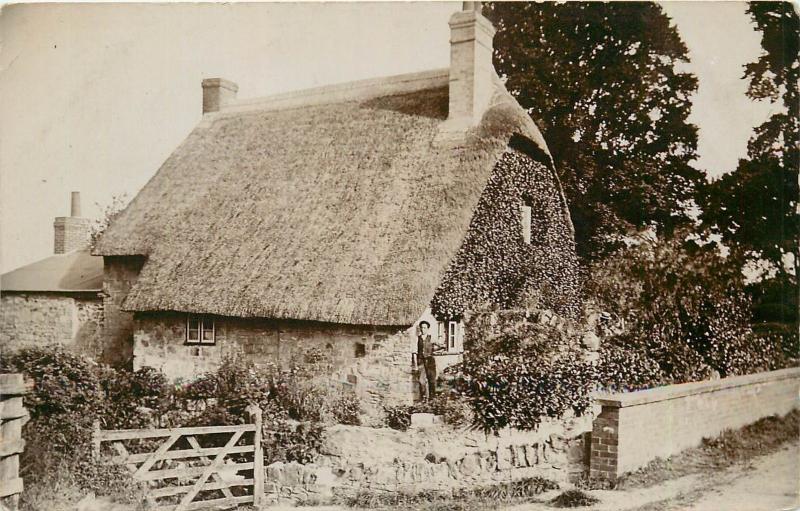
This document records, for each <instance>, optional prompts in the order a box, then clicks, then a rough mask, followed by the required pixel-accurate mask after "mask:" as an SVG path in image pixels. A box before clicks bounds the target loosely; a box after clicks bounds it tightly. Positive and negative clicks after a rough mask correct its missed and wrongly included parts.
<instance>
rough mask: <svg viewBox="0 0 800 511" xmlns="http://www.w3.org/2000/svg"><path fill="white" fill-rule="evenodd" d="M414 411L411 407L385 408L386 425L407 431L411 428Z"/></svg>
mask: <svg viewBox="0 0 800 511" xmlns="http://www.w3.org/2000/svg"><path fill="white" fill-rule="evenodd" d="M412 409H413V408H412V407H411V406H409V405H397V406H386V407H384V408H383V410H384V412H385V414H386V415H385V417H384V420H385V421H386V425H387V426H389V427H390V428H392V429H396V430H398V431H406V430H407V429H408V427H409V426H411V413H412Z"/></svg>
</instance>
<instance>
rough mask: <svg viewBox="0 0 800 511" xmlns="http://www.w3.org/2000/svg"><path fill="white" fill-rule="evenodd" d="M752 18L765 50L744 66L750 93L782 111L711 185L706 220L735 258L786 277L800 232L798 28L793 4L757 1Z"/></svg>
mask: <svg viewBox="0 0 800 511" xmlns="http://www.w3.org/2000/svg"><path fill="white" fill-rule="evenodd" d="M747 12H748V13H749V14H750V16H751V18H752V20H753V22H754V23H755V26H756V28H757V29H758V31H759V32H760V33H761V47H762V53H761V56H760V57H759V58H758V60H757V61H756V62H751V63H749V64H747V65H746V66H745V73H744V77H745V79H747V80H748V82H749V84H748V89H747V95H748V97H750V98H751V99H753V100H754V101H770V102H771V103H780V104H781V106H782V108H781V110H780V111H779V112H777V113H775V114H773V115H772V116H771V117H770V118H769V119H767V121H766V122H764V123H763V124H761V125H760V126H758V127H757V128H756V129H755V133H754V135H753V137H752V138H751V139H750V142H749V144H748V148H747V149H748V150H747V158H745V159H742V160H740V161H739V165H738V167H737V168H736V169H735V170H734V171H733V172H731V173H729V174H727V175H725V176H723V177H722V178H721V179H718V180H716V181H714V182H713V183H711V184H710V185H709V186H708V189H707V197H706V204H705V205H704V208H703V209H704V221H705V222H706V224H707V225H708V226H709V227H710V228H712V229H715V230H716V231H717V232H718V233H719V234H720V235H721V236H722V241H723V243H725V245H726V246H728V247H729V248H730V249H731V250H732V252H733V254H734V256H735V257H739V258H741V259H742V260H744V261H747V260H754V259H764V260H766V261H768V262H769V263H771V265H772V267H773V269H774V270H776V271H777V272H778V273H779V274H781V273H782V274H787V273H791V272H789V271H787V269H786V268H785V267H784V264H783V259H784V256H785V254H787V253H791V254H797V237H798V226H800V222H799V221H798V212H797V200H798V182H797V179H798V165H800V158H799V157H800V152H798V142H799V141H800V124H798V123H799V122H800V120H799V119H798V109H799V108H800V95H799V94H798V80H800V52H799V51H798V49H799V48H800V46H799V45H800V22H798V16H797V13H796V12H795V10H794V9H793V6H792V4H791V3H789V2H753V3H751V4H750V6H749V8H748V10H747ZM796 266H797V258H796V257H795V267H796ZM786 276H787V275H784V277H786Z"/></svg>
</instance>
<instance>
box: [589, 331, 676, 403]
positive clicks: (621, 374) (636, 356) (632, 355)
mask: <svg viewBox="0 0 800 511" xmlns="http://www.w3.org/2000/svg"><path fill="white" fill-rule="evenodd" d="M597 369H598V383H599V385H600V387H602V388H603V389H605V390H607V391H610V392H628V391H634V390H642V389H647V388H651V387H654V386H657V385H660V384H663V383H664V382H665V377H664V374H663V373H662V371H661V367H660V366H659V365H658V363H657V362H656V361H655V360H653V359H651V358H648V357H647V355H646V354H645V353H643V352H642V351H639V350H638V349H636V347H635V345H634V346H633V347H629V346H626V345H625V344H624V342H622V341H621V340H620V339H610V340H609V341H607V342H605V343H603V344H602V346H601V347H600V360H599V363H598V367H597Z"/></svg>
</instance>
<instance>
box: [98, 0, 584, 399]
mask: <svg viewBox="0 0 800 511" xmlns="http://www.w3.org/2000/svg"><path fill="white" fill-rule="evenodd" d="M465 5H466V4H465ZM450 27H451V41H450V44H451V65H450V67H449V68H448V69H441V70H434V71H429V72H421V73H415V74H409V75H402V76H393V77H389V78H379V79H371V80H365V81H359V82H353V83H346V84H341V85H334V86H328V87H321V88H316V89H311V90H305V91H299V92H292V93H288V94H281V95H277V96H272V97H267V98H263V99H248V100H238V99H237V98H236V92H237V86H236V85H235V84H233V83H231V82H229V81H227V80H223V79H208V80H204V81H203V84H202V87H203V119H202V121H201V122H200V123H199V125H198V126H197V127H196V128H195V129H194V130H193V131H192V132H191V133H190V134H189V136H188V137H187V138H186V140H185V141H184V142H183V143H182V144H181V145H180V146H179V147H178V148H177V149H176V150H175V152H174V153H173V154H172V155H171V156H170V157H169V158H168V159H167V160H166V162H165V163H164V164H163V166H162V167H161V168H160V169H159V171H158V172H157V173H156V174H155V176H154V177H153V178H152V179H151V180H150V182H149V183H147V185H146V186H145V187H144V188H143V189H142V190H141V192H140V193H139V194H138V195H137V196H136V197H135V198H134V200H133V201H132V202H131V204H130V205H129V206H128V208H127V209H125V210H124V211H123V212H122V213H121V214H120V215H119V216H118V217H117V218H116V220H115V221H114V222H113V223H112V225H111V226H110V228H109V229H108V230H107V231H106V233H105V235H104V236H103V237H102V239H101V240H100V242H99V244H98V245H97V248H96V253H97V254H100V255H102V256H103V257H104V259H105V287H106V293H107V294H108V299H107V302H106V312H105V318H106V336H107V338H108V342H112V343H114V345H116V346H117V347H118V353H119V356H120V362H124V361H125V360H126V358H129V357H130V358H132V363H133V366H134V367H136V368H138V367H142V366H154V367H157V368H160V369H162V370H164V371H165V372H167V373H168V374H169V375H171V376H173V377H184V378H190V377H192V376H193V375H196V374H198V373H200V372H202V371H205V370H210V369H213V368H214V367H216V366H217V365H218V364H219V362H220V360H221V358H222V357H223V356H225V355H226V354H233V353H238V354H240V355H242V356H245V357H251V358H252V359H254V360H256V361H262V362H276V363H280V364H285V363H289V362H290V361H292V360H302V357H303V354H304V353H307V352H308V351H310V350H311V351H314V352H315V353H316V355H315V356H319V355H321V356H322V357H324V358H325V359H326V360H328V361H329V362H330V363H331V364H332V365H333V366H334V368H335V370H334V374H333V379H334V380H335V381H336V382H340V383H341V384H342V385H346V386H350V387H352V388H353V389H355V390H356V392H358V393H359V394H360V395H361V396H362V397H365V398H366V400H367V401H369V402H372V403H381V402H397V401H401V402H407V401H409V400H411V399H412V398H413V396H414V393H415V391H416V384H415V380H414V375H413V371H412V368H413V367H412V357H413V354H414V352H415V350H416V332H417V325H418V324H419V322H420V321H421V320H427V321H429V322H430V323H431V324H432V325H433V332H434V334H435V335H438V336H439V339H440V342H441V344H442V345H445V346H446V353H444V354H442V356H441V358H440V360H441V361H442V364H443V365H444V364H446V363H449V362H451V361H452V360H453V359H456V358H457V357H458V355H459V353H461V351H462V341H463V322H462V319H463V317H464V314H465V313H468V311H469V310H471V309H474V308H476V307H481V306H484V305H494V306H500V307H507V306H511V305H514V304H516V303H519V302H521V301H530V300H535V301H538V303H539V304H540V305H541V306H542V307H544V308H549V309H551V310H555V311H558V312H562V313H569V312H570V310H572V309H571V308H573V307H574V306H575V305H574V304H575V299H576V298H577V277H576V271H575V270H576V258H575V253H574V241H573V232H572V224H571V222H570V218H569V212H568V209H567V205H566V203H565V200H564V197H563V194H562V192H561V189H560V185H559V183H558V179H557V177H556V174H555V171H554V168H553V163H552V159H551V157H550V155H549V153H548V150H547V146H546V144H545V142H544V140H543V138H542V135H541V133H540V132H539V130H538V129H537V127H536V126H535V125H534V123H533V122H532V121H531V119H530V117H529V116H528V115H527V113H526V111H525V110H524V109H523V108H521V107H520V105H519V104H518V103H517V102H516V101H515V100H514V98H513V97H512V96H511V95H510V94H509V93H508V92H507V91H506V90H505V88H504V86H503V83H502V81H501V80H500V79H499V78H498V77H497V74H496V72H495V71H494V68H493V66H492V38H493V35H494V28H493V27H492V25H491V23H490V22H489V21H488V20H487V19H486V18H485V17H483V15H481V14H480V12H478V11H476V10H474V9H473V8H471V7H470V6H469V5H467V7H466V10H464V11H461V12H457V13H455V14H454V15H453V16H452V18H451V20H450Z"/></svg>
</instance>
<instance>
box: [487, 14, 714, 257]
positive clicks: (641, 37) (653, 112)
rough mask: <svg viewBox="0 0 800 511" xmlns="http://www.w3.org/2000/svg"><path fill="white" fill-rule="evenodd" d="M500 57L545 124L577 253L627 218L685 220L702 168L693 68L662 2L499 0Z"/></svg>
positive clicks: (607, 237) (613, 233)
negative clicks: (697, 163) (682, 68)
mask: <svg viewBox="0 0 800 511" xmlns="http://www.w3.org/2000/svg"><path fill="white" fill-rule="evenodd" d="M485 11H486V15H487V16H488V17H489V18H490V19H491V20H492V21H493V23H494V25H495V27H496V28H497V34H496V36H495V40H494V45H495V59H494V60H495V68H496V69H497V70H498V73H499V74H500V75H501V76H504V77H506V78H507V82H506V87H507V88H508V90H509V91H510V92H511V93H512V94H513V95H514V96H515V97H516V98H517V100H518V101H519V103H520V104H521V105H522V106H523V107H524V108H526V109H528V111H529V113H530V115H531V117H532V118H533V119H534V121H536V123H537V124H538V125H539V127H540V128H541V129H542V131H543V134H544V137H545V140H546V141H547V144H548V146H549V148H550V152H551V153H552V155H553V158H554V160H555V164H556V167H557V169H558V171H559V176H560V178H561V181H562V183H563V185H564V189H565V193H566V194H567V196H568V200H569V203H570V209H571V214H572V219H573V221H574V223H575V227H576V238H577V243H578V250H579V253H580V255H582V256H584V257H590V258H596V257H598V256H602V255H604V254H606V253H609V252H610V251H612V250H613V249H615V248H618V247H619V246H620V238H621V237H622V236H623V235H625V234H626V233H628V232H629V231H630V230H633V229H640V228H643V227H645V226H649V225H654V226H656V228H657V229H658V230H659V232H660V233H667V234H668V233H670V232H672V230H673V229H674V228H675V227H676V226H678V225H681V224H683V223H685V222H686V221H687V220H688V217H687V214H686V211H685V209H686V206H687V205H688V204H691V201H692V199H693V198H694V196H695V193H696V188H697V184H698V182H699V180H700V178H701V175H700V173H699V172H698V171H696V170H695V169H693V168H692V167H691V166H690V165H689V162H690V161H691V160H692V159H693V158H694V157H695V150H696V146H697V129H696V127H695V126H693V125H691V124H689V123H688V122H687V117H688V115H689V112H690V108H691V100H690V97H691V95H692V93H693V92H694V91H695V90H696V88H697V79H696V78H695V77H694V76H693V75H691V74H688V73H681V72H679V71H677V69H676V66H677V64H678V63H681V62H685V61H687V60H688V57H687V48H686V46H685V45H684V43H683V42H682V41H681V39H680V36H679V35H678V32H677V30H676V28H675V27H674V26H672V25H670V22H669V18H668V17H667V16H666V15H665V14H664V12H663V10H662V9H661V7H660V6H659V5H658V4H655V3H643V2H608V3H590V2H567V3H552V2H543V3H534V2H519V3H517V2H496V3H491V4H489V5H487V8H486V9H485Z"/></svg>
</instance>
